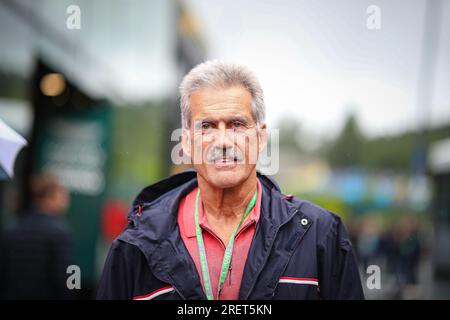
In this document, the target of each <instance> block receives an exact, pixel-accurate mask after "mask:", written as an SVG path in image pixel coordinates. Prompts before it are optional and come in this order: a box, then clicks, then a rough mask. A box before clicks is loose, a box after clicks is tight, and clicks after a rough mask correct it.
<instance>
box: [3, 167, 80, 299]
mask: <svg viewBox="0 0 450 320" xmlns="http://www.w3.org/2000/svg"><path fill="white" fill-rule="evenodd" d="M30 189H31V194H32V199H31V201H32V205H31V209H30V210H29V211H27V212H24V213H22V214H21V215H20V216H19V218H18V220H17V222H16V225H15V226H14V227H12V228H11V229H9V230H6V231H5V233H4V235H3V239H1V243H0V246H1V251H0V259H1V260H0V294H1V298H3V299H69V298H70V297H71V295H70V292H69V290H68V288H67V286H66V279H67V274H66V270H67V267H68V266H69V265H70V264H71V251H72V244H71V235H70V233H69V230H68V228H67V226H66V224H65V222H64V219H63V217H62V215H63V213H64V212H65V210H66V209H67V208H68V206H69V203H70V198H69V193H68V191H67V190H66V188H64V187H63V186H62V185H61V184H60V182H59V181H58V180H57V179H56V178H55V177H54V176H52V175H50V174H47V173H42V174H39V175H36V176H34V177H32V179H31V181H30Z"/></svg>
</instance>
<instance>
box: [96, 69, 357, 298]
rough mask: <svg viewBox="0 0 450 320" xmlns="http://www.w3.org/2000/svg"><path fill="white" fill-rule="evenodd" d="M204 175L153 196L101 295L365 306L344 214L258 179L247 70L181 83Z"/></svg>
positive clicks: (193, 151) (182, 178) (111, 261)
mask: <svg viewBox="0 0 450 320" xmlns="http://www.w3.org/2000/svg"><path fill="white" fill-rule="evenodd" d="M180 95H181V117H182V129H183V130H182V131H183V135H182V149H183V152H184V153H185V154H186V155H187V156H189V157H190V158H191V159H192V162H193V166H194V168H195V171H190V172H184V173H181V174H178V175H175V176H172V177H170V178H168V179H166V180H163V181H161V182H159V183H156V184H154V185H152V186H149V187H147V188H145V189H144V190H143V191H142V192H141V193H140V194H139V195H138V196H137V198H136V200H135V202H134V205H133V208H132V210H131V211H130V213H129V225H128V227H127V229H126V230H125V231H124V232H123V233H122V234H121V235H120V236H119V237H118V238H117V239H116V240H115V241H114V242H113V244H112V246H111V249H110V251H109V254H108V257H107V259H106V262H105V267H104V270H103V274H102V277H101V280H100V284H99V288H98V292H97V297H98V298H99V299H137V300H150V299H209V300H213V299H217V300H230V299H363V298H364V296H363V291H362V287H361V282H360V278H359V273H358V268H357V265H356V263H355V258H354V254H353V252H352V245H351V243H350V240H349V237H348V234H347V231H346V229H345V227H344V225H343V223H342V222H341V220H340V218H339V217H338V216H337V215H335V214H333V213H331V212H329V211H327V210H325V209H322V208H320V207H318V206H316V205H314V204H312V203H310V202H308V201H305V200H300V199H297V198H295V197H292V196H284V195H283V194H282V193H281V192H280V189H279V187H278V185H277V184H276V182H275V181H274V180H272V179H271V178H269V177H267V176H264V175H261V174H260V173H258V172H257V171H256V162H257V159H258V154H259V153H260V152H261V151H262V150H263V148H264V147H265V144H266V140H267V135H266V125H265V123H264V118H265V106H264V99H263V92H262V89H261V87H260V85H259V83H258V80H257V79H256V77H255V76H254V75H253V73H252V72H251V71H250V70H248V69H247V68H246V67H244V66H241V65H235V64H226V63H224V62H221V61H207V62H205V63H202V64H200V65H198V66H197V67H195V68H194V69H192V70H191V71H190V72H189V73H188V74H187V75H186V76H185V78H184V79H183V82H182V84H181V86H180Z"/></svg>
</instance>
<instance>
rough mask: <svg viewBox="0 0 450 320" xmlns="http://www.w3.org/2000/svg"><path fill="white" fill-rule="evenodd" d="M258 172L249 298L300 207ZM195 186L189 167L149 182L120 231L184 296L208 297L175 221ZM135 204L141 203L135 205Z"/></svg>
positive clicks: (246, 286)
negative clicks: (258, 202) (284, 227)
mask: <svg viewBox="0 0 450 320" xmlns="http://www.w3.org/2000/svg"><path fill="white" fill-rule="evenodd" d="M258 178H259V181H260V182H261V186H262V199H261V212H260V221H259V223H258V224H257V229H256V232H255V239H254V241H253V242H252V245H251V248H250V250H249V256H248V257H247V263H246V266H245V269H244V275H243V279H242V284H241V290H240V294H239V297H240V299H246V298H247V297H248V296H249V294H250V293H251V290H252V289H253V287H254V285H255V281H256V279H257V277H258V275H259V273H260V272H261V270H262V268H263V266H264V263H265V261H266V260H267V258H268V256H269V254H270V249H271V247H272V245H273V241H274V240H275V236H276V234H277V231H278V229H279V227H281V226H282V225H283V224H284V223H286V222H288V221H289V220H290V219H291V218H292V216H294V215H295V213H296V212H297V208H296V207H295V206H293V205H291V204H290V203H289V202H288V201H284V200H283V197H282V195H281V193H280V189H279V187H278V185H277V183H276V182H275V181H274V180H273V179H272V178H269V177H267V176H264V175H262V174H260V173H258ZM196 186H197V173H196V172H195V171H193V170H190V171H185V172H183V173H181V174H178V175H175V176H172V177H169V178H167V179H165V180H163V181H161V182H158V183H156V184H154V185H152V186H149V187H147V188H145V189H144V190H142V192H141V193H140V194H139V195H138V196H137V197H136V199H135V201H134V202H133V209H132V211H131V212H130V213H129V218H128V219H129V222H130V224H129V226H128V228H127V230H126V231H125V232H124V233H122V234H121V235H120V236H119V240H122V241H125V242H128V243H130V244H133V245H136V246H137V247H139V249H140V250H141V251H142V252H143V253H144V255H145V257H146V259H147V262H148V264H149V266H150V268H151V269H152V271H153V274H154V275H155V277H156V278H158V279H159V280H160V281H163V282H168V283H171V284H172V285H173V286H174V287H175V288H176V290H177V291H178V293H179V294H180V295H181V296H182V297H183V298H185V299H205V298H206V297H205V294H204V292H203V289H202V286H201V281H200V278H199V275H198V273H197V270H196V267H195V264H194V261H193V260H192V258H191V256H190V255H189V252H188V251H187V248H186V247H185V245H184V243H183V241H182V239H181V236H180V233H179V229H178V224H177V215H178V205H179V202H180V200H181V199H182V198H183V197H184V196H185V195H187V194H188V193H189V192H190V191H192V190H193V189H194V188H195V187H196ZM137 207H140V209H139V210H136V208H137ZM139 211H140V212H141V213H140V214H138V212H139ZM187 275H188V276H189V277H190V279H189V281H186V280H187V279H186V276H187Z"/></svg>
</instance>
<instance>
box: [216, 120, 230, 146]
mask: <svg viewBox="0 0 450 320" xmlns="http://www.w3.org/2000/svg"><path fill="white" fill-rule="evenodd" d="M233 139H234V138H233V135H232V130H230V129H227V126H226V124H225V123H219V125H218V128H217V137H216V143H217V144H218V145H220V146H221V147H222V148H227V147H229V146H232V145H233V144H234V141H233Z"/></svg>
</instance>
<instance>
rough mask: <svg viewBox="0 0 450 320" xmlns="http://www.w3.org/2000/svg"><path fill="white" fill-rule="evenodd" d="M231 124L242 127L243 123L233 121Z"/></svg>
mask: <svg viewBox="0 0 450 320" xmlns="http://www.w3.org/2000/svg"><path fill="white" fill-rule="evenodd" d="M233 126H234V127H235V128H242V127H244V124H243V123H242V122H240V121H234V122H233Z"/></svg>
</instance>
